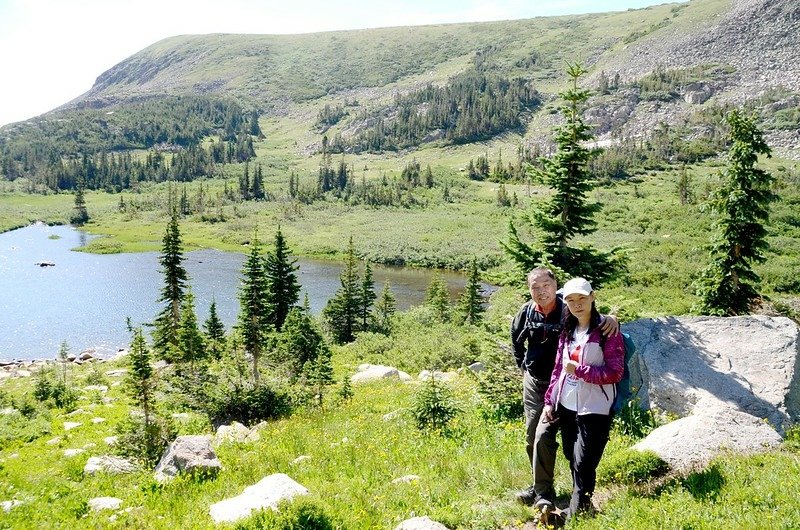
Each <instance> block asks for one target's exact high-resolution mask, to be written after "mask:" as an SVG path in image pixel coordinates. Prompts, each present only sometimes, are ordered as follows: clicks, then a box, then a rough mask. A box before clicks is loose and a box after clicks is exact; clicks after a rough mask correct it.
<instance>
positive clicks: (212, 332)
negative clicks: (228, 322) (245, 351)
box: [203, 300, 225, 359]
mask: <svg viewBox="0 0 800 530" xmlns="http://www.w3.org/2000/svg"><path fill="white" fill-rule="evenodd" d="M203 329H205V332H206V343H207V344H208V353H209V354H210V355H211V357H213V358H214V359H219V358H220V357H222V349H223V347H224V344H225V325H224V324H223V323H222V320H221V319H220V318H219V315H218V314H217V301H216V300H212V301H211V307H209V309H208V318H207V319H206V321H205V323H204V324H203Z"/></svg>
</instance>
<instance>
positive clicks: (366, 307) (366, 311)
mask: <svg viewBox="0 0 800 530" xmlns="http://www.w3.org/2000/svg"><path fill="white" fill-rule="evenodd" d="M375 298H376V294H375V286H374V281H373V279H372V267H371V266H370V264H369V261H367V262H366V263H365V264H364V278H363V279H362V280H361V292H360V293H359V305H360V313H361V315H360V320H361V322H360V327H359V329H360V330H361V331H368V330H369V328H370V320H371V317H372V312H371V311H370V310H371V309H372V304H373V302H375Z"/></svg>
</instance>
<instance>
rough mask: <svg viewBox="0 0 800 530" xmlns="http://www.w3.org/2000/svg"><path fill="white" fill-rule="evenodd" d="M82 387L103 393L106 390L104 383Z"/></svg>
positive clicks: (88, 390)
mask: <svg viewBox="0 0 800 530" xmlns="http://www.w3.org/2000/svg"><path fill="white" fill-rule="evenodd" d="M83 389H84V390H86V391H87V392H93V391H97V392H102V393H103V394H105V393H106V392H108V387H107V386H106V385H88V386H85V387H83Z"/></svg>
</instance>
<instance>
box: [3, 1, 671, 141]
mask: <svg viewBox="0 0 800 530" xmlns="http://www.w3.org/2000/svg"><path fill="white" fill-rule="evenodd" d="M665 1H666V0H660V1H659V0H441V1H440V0H392V1H381V0H289V1H287V0H280V1H275V0H261V1H258V0H190V1H186V0H135V1H134V0H0V72H2V74H0V126H2V125H5V124H7V123H11V122H14V121H21V120H26V119H28V118H32V117H34V116H37V115H39V114H42V113H44V112H47V111H49V110H52V109H53V108H55V107H58V106H59V105H62V104H64V103H67V102H68V101H70V100H72V99H74V98H76V97H78V96H80V95H81V94H83V93H84V92H86V91H88V90H89V89H90V88H91V87H92V85H93V84H94V81H95V79H96V78H97V77H98V76H99V75H100V74H101V73H103V72H104V71H106V70H108V69H109V68H111V67H112V66H114V65H115V64H117V63H119V62H121V61H123V60H124V59H126V58H127V57H130V56H131V55H133V54H135V53H136V52H138V51H139V50H141V49H143V48H146V47H147V46H149V45H150V44H153V43H155V42H157V41H159V40H161V39H164V38H166V37H171V36H174V35H186V34H202V33H251V34H252V33H254V34H277V33H311V32H317V31H331V30H344V29H361V28H379V27H387V26H411V25H424V24H442V23H456V22H480V21H490V20H509V19H522V18H533V17H537V16H552V15H566V14H578V13H592V12H605V11H624V10H625V9H628V8H640V7H646V6H648V5H655V4H660V3H665ZM673 1H675V0H673Z"/></svg>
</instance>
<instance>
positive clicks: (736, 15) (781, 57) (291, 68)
mask: <svg viewBox="0 0 800 530" xmlns="http://www.w3.org/2000/svg"><path fill="white" fill-rule="evenodd" d="M798 20H800V7H799V6H798V5H797V3H796V2H794V1H793V0H691V1H689V2H681V3H673V4H662V5H658V6H652V7H649V8H645V9H638V10H628V11H625V12H617V13H604V14H593V15H580V16H565V17H540V18H535V19H529V20H518V21H503V22H488V23H470V24H451V25H437V26H420V27H402V28H383V29H373V30H360V31H341V32H327V33H318V34H308V35H283V36H278V35H225V34H215V35H188V36H177V37H172V38H169V39H166V40H163V41H161V42H158V43H155V44H153V45H152V46H150V47H148V48H146V49H144V50H142V51H141V52H139V53H137V54H135V55H133V56H132V57H130V58H128V59H126V60H124V61H122V62H121V63H119V64H118V65H116V66H114V67H113V68H111V69H110V70H108V71H106V72H104V73H103V74H101V75H100V76H99V77H98V78H97V81H96V83H95V85H94V86H93V87H92V89H91V90H90V91H89V92H87V93H86V94H84V95H83V96H81V97H79V98H77V99H76V100H74V101H72V102H70V103H68V104H67V105H65V106H64V108H72V107H94V108H98V107H101V108H102V107H105V106H108V105H111V104H119V103H124V102H126V101H130V100H140V99H142V98H153V97H162V96H164V95H184V94H193V95H197V94H202V95H208V96H214V97H215V96H222V97H226V98H232V99H234V100H236V101H237V102H239V103H241V104H242V105H243V106H244V107H245V108H246V109H251V108H253V109H258V110H259V111H261V113H262V114H266V115H291V116H293V117H294V118H296V119H297V120H298V121H301V122H310V123H308V125H307V128H308V129H311V128H312V127H311V124H313V122H314V120H315V118H316V116H317V113H318V112H319V111H320V110H322V108H323V106H324V105H325V104H330V105H332V106H333V105H344V106H345V107H347V108H348V112H347V113H346V114H347V115H348V119H346V120H343V121H342V123H341V124H340V126H341V127H340V129H339V131H340V132H341V134H342V135H343V136H344V137H345V139H346V137H347V135H348V134H353V133H352V131H359V130H363V129H364V128H365V127H366V126H368V123H367V121H366V119H367V118H365V116H368V115H370V114H371V115H375V113H376V112H381V109H385V110H384V111H383V112H384V115H387V116H391V115H392V112H391V106H392V105H393V101H394V97H395V95H396V94H398V93H400V94H407V93H410V92H412V91H414V90H418V89H420V88H422V87H424V86H426V85H427V84H429V83H432V84H434V85H439V86H442V85H445V84H447V83H448V82H449V80H450V79H452V78H453V76H455V75H457V74H459V73H462V72H465V71H467V70H469V69H471V68H478V69H480V70H481V71H487V72H492V73H494V74H497V75H501V76H504V77H507V78H515V77H521V78H524V79H526V80H528V81H529V82H530V83H531V85H532V86H533V87H535V89H536V90H537V91H538V92H539V93H540V94H541V95H542V97H543V101H544V102H547V101H554V100H555V99H556V94H557V92H558V91H559V90H561V89H562V88H563V86H564V78H563V69H564V64H565V61H576V60H577V61H581V62H583V63H584V64H585V65H586V66H587V67H588V68H589V72H590V75H589V76H588V77H587V78H586V80H585V83H586V86H587V87H588V88H591V89H594V90H597V89H598V86H599V85H600V84H601V78H602V77H604V76H606V77H608V78H610V79H612V80H614V81H617V83H615V87H614V88H615V90H613V91H611V92H607V93H606V94H605V95H603V94H600V95H599V96H598V97H596V98H594V99H593V100H592V101H591V102H590V108H589V110H588V113H587V117H588V118H589V119H590V120H591V121H592V122H593V123H594V124H595V125H596V126H597V133H598V135H599V138H600V140H601V142H606V143H607V144H608V143H613V142H614V141H617V140H615V139H618V138H622V137H641V136H643V135H647V134H649V131H652V130H654V129H655V128H656V127H657V126H658V125H659V124H660V123H661V122H663V123H666V124H669V125H676V124H686V123H687V122H692V121H695V122H696V121H698V120H694V119H693V116H695V115H697V114H698V112H699V111H702V110H703V109H707V108H720V107H724V106H725V105H728V104H737V105H741V104H744V103H748V102H749V103H750V104H751V105H752V107H753V108H756V109H759V111H761V110H762V109H765V110H763V112H762V119H763V121H764V123H765V124H766V129H767V137H768V139H769V141H770V143H771V144H772V145H773V147H775V148H777V150H778V152H779V153H780V154H783V155H787V154H788V155H789V156H794V155H796V154H797V153H799V152H800V136H798V132H797V131H798V127H797V121H798V120H799V119H800V116H798V113H797V112H794V111H793V110H792V109H794V108H796V107H797V103H798V102H800V36H798V35H799V34H798V33H797V31H796V30H795V29H796V25H797V22H798ZM654 72H656V73H659V72H660V74H658V75H661V76H662V77H664V76H666V77H669V76H672V81H671V82H672V86H670V87H668V88H669V90H668V92H669V93H668V94H666V96H665V94H659V93H656V94H652V93H651V94H646V93H644V92H645V89H644V88H642V84H641V81H642V79H645V78H647V76H653V75H655V74H654ZM675 72H678V74H675ZM757 98H760V99H757ZM376 108H377V109H378V110H377V111H376ZM553 108H554V105H550V106H548V105H546V104H545V105H543V107H541V109H543V111H542V112H536V113H534V114H533V115H530V116H527V117H526V119H525V127H524V131H522V133H523V135H524V137H525V138H526V141H527V142H528V143H530V144H533V143H547V141H548V137H549V135H550V132H549V131H550V130H551V128H550V127H551V126H552V124H553V122H554V120H556V119H557V114H555V113H554V112H553ZM712 113H713V111H712ZM781 113H782V114H781ZM718 114H719V113H717V115H718ZM787 114H789V115H788V116H787ZM358 116H361V118H358ZM359 119H361V120H362V121H361V122H359V121H358V120H359ZM699 121H700V122H704V119H700V120H699ZM693 127H694V129H693V132H691V133H689V134H695V135H702V134H705V133H707V132H708V130H707V129H708V128H707V127H706V124H705V123H700V124H699V125H698V124H694V125H693ZM333 132H334V133H335V132H336V131H333ZM330 135H331V133H329V136H330ZM437 138H438V136H437V135H436V134H432V135H431V136H430V140H431V141H436V139H437ZM321 139H322V133H320V134H319V135H316V136H313V137H307V135H306V137H305V138H303V139H298V145H299V154H301V155H302V154H308V153H312V152H315V151H316V150H317V149H318V146H319V145H320V142H321Z"/></svg>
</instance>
